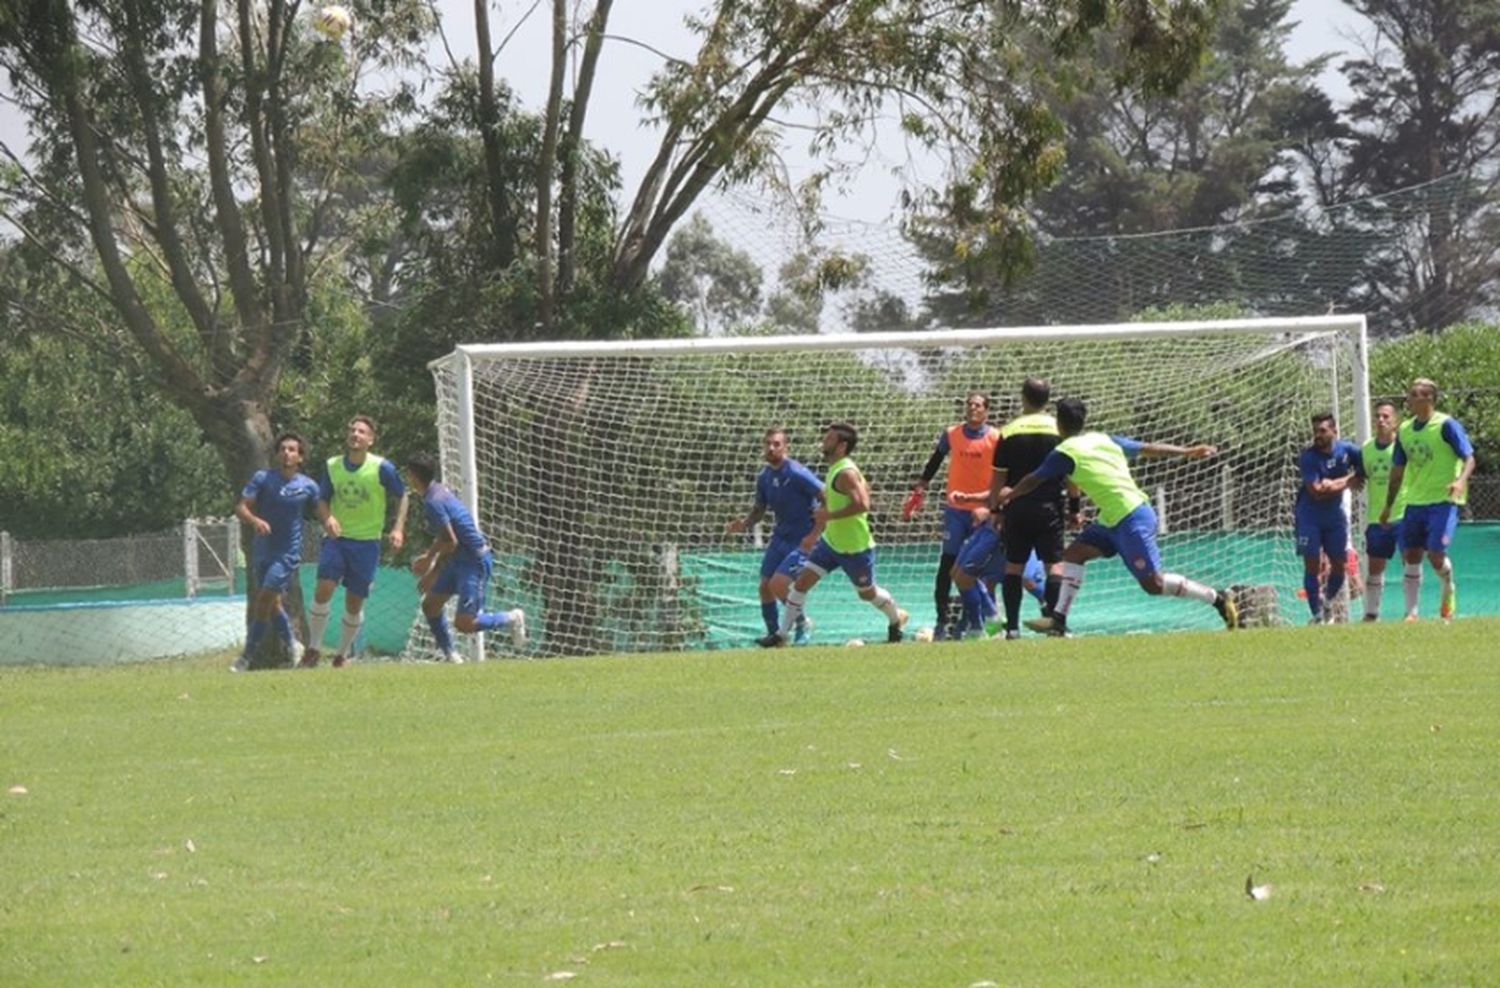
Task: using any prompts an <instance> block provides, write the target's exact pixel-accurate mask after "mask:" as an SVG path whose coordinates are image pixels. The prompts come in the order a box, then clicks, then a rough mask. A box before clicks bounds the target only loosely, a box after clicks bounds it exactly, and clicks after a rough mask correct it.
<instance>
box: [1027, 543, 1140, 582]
mask: <svg viewBox="0 0 1500 988" xmlns="http://www.w3.org/2000/svg"><path fill="white" fill-rule="evenodd" d="M1154 541H1155V540H1153V544H1154ZM1021 579H1022V581H1023V582H1025V583H1030V584H1032V585H1033V586H1038V587H1040V586H1045V585H1046V583H1047V567H1045V566H1043V565H1042V561H1041V560H1040V559H1039V558H1037V554H1036V553H1035V552H1033V553H1032V554H1031V555H1029V556H1027V557H1026V565H1024V566H1022V567H1021Z"/></svg>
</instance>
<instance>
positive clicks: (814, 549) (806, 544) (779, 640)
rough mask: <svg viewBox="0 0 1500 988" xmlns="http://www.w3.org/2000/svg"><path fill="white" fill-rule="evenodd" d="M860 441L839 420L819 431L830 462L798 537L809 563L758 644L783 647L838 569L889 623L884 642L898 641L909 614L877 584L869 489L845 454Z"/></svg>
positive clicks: (850, 429)
mask: <svg viewBox="0 0 1500 988" xmlns="http://www.w3.org/2000/svg"><path fill="white" fill-rule="evenodd" d="M858 442H859V434H858V433H857V432H855V430H854V426H852V425H848V424H847V423H844V422H838V423H835V424H833V425H830V426H829V427H828V431H827V432H825V433H823V459H824V460H826V461H827V462H828V464H829V467H828V473H827V474H826V475H825V476H824V478H823V495H822V497H823V503H822V504H821V505H820V506H819V507H818V510H817V511H816V512H814V513H813V529H812V531H811V532H809V533H808V534H807V536H806V537H804V538H803V540H802V549H803V551H804V552H806V553H807V563H806V564H805V565H804V566H803V567H802V572H801V573H799V574H797V580H796V582H795V583H793V584H792V589H791V590H789V591H787V595H786V610H785V611H783V612H782V614H781V626H780V627H779V628H777V629H776V630H775V631H773V632H771V633H770V634H768V635H766V636H765V637H764V638H760V639H757V640H756V644H758V645H760V646H762V647H764V648H777V647H779V646H782V645H785V644H786V642H787V635H788V633H789V632H790V631H791V629H792V628H793V627H795V626H796V623H797V620H798V618H800V617H802V608H803V607H804V606H805V605H806V603H807V594H808V592H809V591H810V590H812V588H813V587H814V586H815V585H817V582H818V581H819V580H821V579H822V578H823V577H824V576H827V575H828V574H829V573H830V572H832V571H833V570H836V569H842V570H843V571H844V575H845V576H847V577H848V578H849V582H850V583H852V584H854V590H855V592H856V593H857V594H859V599H860V600H863V601H864V602H865V603H867V604H870V605H871V606H873V607H874V608H875V609H876V610H878V611H880V613H882V614H884V615H885V617H886V620H887V621H888V622H889V624H888V625H887V628H886V639H885V640H886V641H888V642H899V641H900V640H901V638H902V632H901V629H902V627H903V626H904V625H905V624H906V618H907V614H906V612H905V611H903V610H901V609H900V608H899V607H897V606H896V601H895V600H894V599H892V597H891V595H890V593H889V592H887V591H886V590H885V589H884V588H882V587H880V586H878V585H877V584H876V583H875V537H874V536H873V535H872V534H871V533H870V488H869V485H868V484H866V483H865V478H864V475H863V474H861V473H860V472H859V467H857V466H855V465H854V461H853V460H852V459H850V458H849V454H850V453H852V452H854V447H855V445H856V444H857V443H858Z"/></svg>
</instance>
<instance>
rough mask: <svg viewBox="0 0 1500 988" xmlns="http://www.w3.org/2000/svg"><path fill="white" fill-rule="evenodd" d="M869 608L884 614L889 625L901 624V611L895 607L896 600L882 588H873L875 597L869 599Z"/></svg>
mask: <svg viewBox="0 0 1500 988" xmlns="http://www.w3.org/2000/svg"><path fill="white" fill-rule="evenodd" d="M870 606H871V607H874V608H875V609H876V610H877V611H879V612H880V613H882V614H884V615H885V617H886V620H887V621H889V622H890V623H891V624H900V623H901V609H900V608H898V607H897V606H896V599H895V598H894V597H892V596H891V595H890V592H889V591H888V590H886V589H885V588H884V587H876V588H875V596H873V597H871V598H870Z"/></svg>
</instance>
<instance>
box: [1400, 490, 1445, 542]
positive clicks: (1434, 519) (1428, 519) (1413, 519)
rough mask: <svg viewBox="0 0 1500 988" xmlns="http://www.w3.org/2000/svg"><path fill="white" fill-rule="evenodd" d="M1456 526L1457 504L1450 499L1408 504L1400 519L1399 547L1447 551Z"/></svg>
mask: <svg viewBox="0 0 1500 988" xmlns="http://www.w3.org/2000/svg"><path fill="white" fill-rule="evenodd" d="M1457 528H1458V505H1456V504H1454V503H1453V502H1451V501H1443V502H1441V503H1439V504H1408V505H1407V506H1406V516H1405V517H1403V518H1402V519H1401V548H1403V549H1426V550H1427V551H1428V552H1447V551H1448V547H1449V546H1450V545H1452V544H1453V532H1454V530H1455V529H1457Z"/></svg>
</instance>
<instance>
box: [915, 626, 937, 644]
mask: <svg viewBox="0 0 1500 988" xmlns="http://www.w3.org/2000/svg"><path fill="white" fill-rule="evenodd" d="M912 637H913V638H915V639H916V640H917V641H919V642H930V641H932V629H931V628H918V629H917V633H916V634H915V635H913V636H912Z"/></svg>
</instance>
